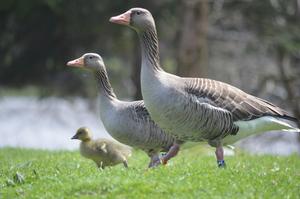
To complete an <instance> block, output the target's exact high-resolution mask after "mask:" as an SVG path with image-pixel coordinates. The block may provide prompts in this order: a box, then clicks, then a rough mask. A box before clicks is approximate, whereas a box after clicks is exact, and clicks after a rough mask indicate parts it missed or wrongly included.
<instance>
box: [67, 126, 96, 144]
mask: <svg viewBox="0 0 300 199" xmlns="http://www.w3.org/2000/svg"><path fill="white" fill-rule="evenodd" d="M71 139H77V140H81V141H83V142H85V141H90V140H91V139H92V133H91V132H90V130H89V129H88V128H87V127H81V128H79V129H78V130H77V132H76V134H75V135H74V136H73V137H72V138H71Z"/></svg>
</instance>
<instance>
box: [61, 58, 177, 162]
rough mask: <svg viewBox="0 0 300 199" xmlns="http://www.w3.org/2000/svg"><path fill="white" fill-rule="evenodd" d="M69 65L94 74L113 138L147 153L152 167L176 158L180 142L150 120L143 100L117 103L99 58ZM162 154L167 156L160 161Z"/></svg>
mask: <svg viewBox="0 0 300 199" xmlns="http://www.w3.org/2000/svg"><path fill="white" fill-rule="evenodd" d="M67 65H68V66H73V67H80V68H85V69H88V70H89V71H91V72H92V73H93V74H94V77H95V79H96V81H97V85H98V86H99V96H100V117H101V120H102V122H103V125H104V127H105V128H106V130H107V131H108V132H109V133H110V135H111V136H112V137H113V138H115V139H116V140H118V141H119V142H121V143H124V144H127V145H129V146H132V147H137V148H140V149H142V150H143V151H145V152H146V153H147V154H148V155H149V157H150V158H151V160H150V163H149V167H153V166H157V165H158V164H160V163H163V164H166V163H167V161H168V160H169V159H171V158H172V157H174V156H176V154H177V152H178V151H179V144H180V143H181V142H180V141H176V140H175V138H174V137H173V136H172V135H170V134H166V133H165V132H164V131H162V130H161V129H160V128H159V127H158V126H157V125H156V124H155V123H154V122H153V120H151V118H150V115H149V113H148V111H147V109H146V107H145V105H144V102H143V101H142V100H140V101H133V102H127V101H121V100H118V99H117V97H116V95H115V93H114V91H113V89H112V87H111V84H110V82H109V79H108V76H107V72H106V67H105V65H104V62H103V60H102V58H101V56H100V55H98V54H95V53H87V54H84V55H83V56H81V57H80V58H78V59H75V60H73V61H69V62H68V63H67ZM161 151H163V152H168V153H167V154H166V155H165V156H163V157H161V158H160V157H159V152H161Z"/></svg>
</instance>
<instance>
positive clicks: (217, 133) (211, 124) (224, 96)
mask: <svg viewBox="0 0 300 199" xmlns="http://www.w3.org/2000/svg"><path fill="white" fill-rule="evenodd" d="M110 21H111V22H113V23H117V24H122V25H126V26H129V27H131V28H133V29H134V30H135V31H136V32H137V34H138V37H139V41H140V45H141V51H142V66H141V67H142V68H141V89H142V95H143V98H144V102H145V105H146V107H147V109H148V111H149V112H150V115H151V118H152V119H153V120H154V121H155V122H156V123H157V124H158V125H159V126H160V127H161V128H162V129H163V130H164V131H165V132H167V133H170V134H172V135H174V136H175V137H176V138H177V139H180V140H183V141H208V143H209V144H210V145H211V146H214V147H216V158H217V163H218V166H219V167H224V166H225V161H224V157H223V148H222V145H224V144H232V143H234V142H236V141H237V140H239V139H241V138H244V137H247V136H249V135H251V134H255V133H261V132H265V131H271V130H294V131H299V129H296V128H294V127H292V126H291V125H289V124H288V123H286V122H285V121H281V120H280V119H281V118H282V119H286V120H291V121H296V118H294V117H293V116H291V115H289V114H288V113H287V112H286V111H284V110H282V109H281V108H279V107H277V106H275V105H274V104H272V103H270V102H268V101H266V100H263V99H260V98H257V97H254V96H252V95H249V94H247V93H245V92H243V91H241V90H240V89H238V88H236V87H234V86H231V85H229V84H226V83H223V82H219V81H215V80H211V79H203V78H184V77H178V76H176V75H173V74H170V73H167V72H165V71H164V70H163V69H162V68H161V66H160V62H159V47H158V39H157V33H156V27H155V22H154V19H153V17H152V15H151V13H150V12H149V11H148V10H146V9H143V8H132V9H130V10H128V11H127V12H125V13H123V14H121V15H118V16H115V17H111V18H110Z"/></svg>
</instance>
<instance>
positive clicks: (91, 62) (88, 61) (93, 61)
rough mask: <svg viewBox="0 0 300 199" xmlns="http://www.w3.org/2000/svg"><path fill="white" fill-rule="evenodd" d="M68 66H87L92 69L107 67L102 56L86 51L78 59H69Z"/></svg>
mask: <svg viewBox="0 0 300 199" xmlns="http://www.w3.org/2000/svg"><path fill="white" fill-rule="evenodd" d="M67 66H72V67H79V68H86V69H88V70H92V71H98V70H104V69H105V65H104V62H103V60H102V57H101V56H100V55H98V54H96V53H86V54H84V55H82V56H81V57H79V58H77V59H74V60H72V61H69V62H68V63H67Z"/></svg>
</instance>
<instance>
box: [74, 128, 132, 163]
mask: <svg viewBox="0 0 300 199" xmlns="http://www.w3.org/2000/svg"><path fill="white" fill-rule="evenodd" d="M71 139H78V140H81V143H80V154H81V155H82V156H83V157H86V158H88V159H91V160H93V161H94V162H95V163H96V164H97V166H98V167H99V168H102V169H104V168H105V167H106V166H114V165H117V164H120V163H123V164H124V167H126V168H127V167H128V164H127V158H128V157H129V156H130V155H131V150H130V148H129V147H128V146H125V145H123V144H120V143H117V142H114V141H112V140H108V139H103V138H102V139H97V140H93V139H92V133H91V131H90V130H89V129H88V128H86V127H81V128H79V129H78V130H77V132H76V134H75V135H74V136H73V137H72V138H71Z"/></svg>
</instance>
